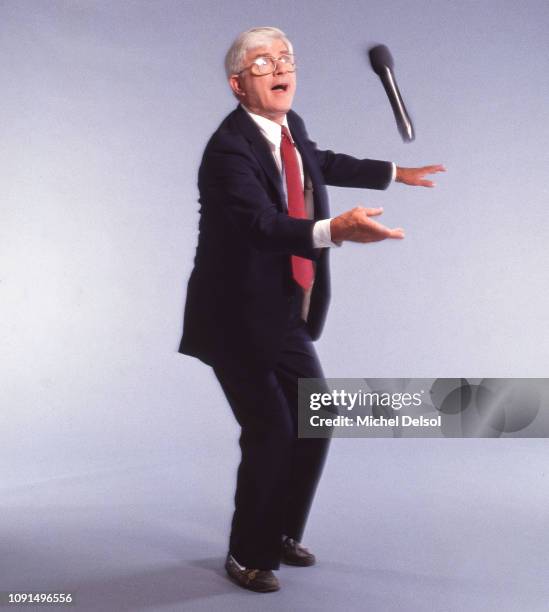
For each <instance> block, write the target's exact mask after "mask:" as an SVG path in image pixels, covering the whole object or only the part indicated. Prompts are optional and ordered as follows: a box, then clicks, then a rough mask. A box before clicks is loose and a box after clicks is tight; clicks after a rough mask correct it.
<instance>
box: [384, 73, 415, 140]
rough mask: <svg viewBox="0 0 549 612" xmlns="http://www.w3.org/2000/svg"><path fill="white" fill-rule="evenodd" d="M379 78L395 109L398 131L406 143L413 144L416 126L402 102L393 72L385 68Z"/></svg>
mask: <svg viewBox="0 0 549 612" xmlns="http://www.w3.org/2000/svg"><path fill="white" fill-rule="evenodd" d="M379 78H380V79H381V82H382V83H383V87H384V88H385V92H386V93H387V97H388V98H389V102H390V103H391V108H392V109H393V114H394V116H395V120H396V123H397V127H398V131H399V132H400V135H401V137H402V140H403V141H404V142H412V141H413V140H414V138H415V133H414V126H413V125H412V120H411V119H410V117H409V115H408V112H407V111H406V107H405V106H404V102H403V101H402V96H401V95H400V91H399V90H398V85H397V83H396V80H395V78H394V76H393V73H392V71H391V70H390V69H389V68H387V67H385V68H384V69H383V70H382V71H381V72H380V74H379Z"/></svg>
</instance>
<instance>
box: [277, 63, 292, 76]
mask: <svg viewBox="0 0 549 612" xmlns="http://www.w3.org/2000/svg"><path fill="white" fill-rule="evenodd" d="M288 68H289V65H288V64H286V63H284V62H275V74H284V73H285V72H288Z"/></svg>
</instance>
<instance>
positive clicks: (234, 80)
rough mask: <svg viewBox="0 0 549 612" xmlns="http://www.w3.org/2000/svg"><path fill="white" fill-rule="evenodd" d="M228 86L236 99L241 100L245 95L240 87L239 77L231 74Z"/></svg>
mask: <svg viewBox="0 0 549 612" xmlns="http://www.w3.org/2000/svg"><path fill="white" fill-rule="evenodd" d="M229 86H230V88H231V89H232V90H233V93H234V95H235V96H236V97H237V98H241V97H243V96H245V95H246V93H245V92H244V90H243V89H242V88H241V87H240V77H239V76H238V74H231V76H230V77H229Z"/></svg>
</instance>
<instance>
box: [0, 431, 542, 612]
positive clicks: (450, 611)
mask: <svg viewBox="0 0 549 612" xmlns="http://www.w3.org/2000/svg"><path fill="white" fill-rule="evenodd" d="M226 444H227V447H226V448H225V449H223V448H218V449H217V453H218V454H219V455H220V456H222V455H223V454H225V456H226V457H227V458H228V460H227V462H226V464H225V465H224V466H223V467H221V468H220V467H218V466H216V465H215V464H214V462H213V459H212V457H211V456H210V455H209V454H206V453H204V454H203V455H201V454H200V452H197V454H196V457H195V461H194V463H193V464H192V465H191V464H190V463H189V462H188V461H186V462H185V463H182V464H178V463H177V461H175V460H174V457H173V456H172V457H170V458H169V460H168V459H166V461H165V462H164V463H162V462H151V463H150V464H147V463H146V462H145V463H144V464H142V465H135V466H125V467H117V466H113V467H112V469H105V470H102V471H95V472H90V473H87V474H81V475H72V476H65V477H59V478H52V479H49V480H44V481H41V482H36V483H34V484H26V485H21V486H11V487H10V488H9V489H4V490H3V491H2V495H1V505H2V521H1V529H2V535H1V551H0V552H1V555H0V564H1V585H0V589H1V590H2V591H4V592H6V591H32V592H44V591H46V592H70V593H72V594H73V597H74V601H75V603H74V605H73V606H72V609H77V610H101V611H103V612H106V611H111V610H112V611H122V610H150V611H156V610H158V611H161V610H189V611H193V612H194V611H197V612H198V611H202V610H204V611H216V610H223V612H231V611H233V610H235V611H236V610H239V611H243V610H244V611H247V610H249V611H256V610H262V611H282V610H289V611H294V610H311V611H312V610H315V611H316V612H318V611H324V610H326V611H330V612H334V611H337V610H342V611H355V610H356V611H358V610H361V611H363V610H371V611H372V612H396V611H397V610H398V611H404V612H423V611H425V612H427V611H429V612H433V611H436V612H477V611H478V612H491V611H497V612H538V611H539V612H541V611H547V610H549V582H548V580H547V578H548V575H547V550H548V544H549V529H548V527H549V504H548V495H547V493H548V482H547V473H546V469H547V454H548V449H547V444H546V441H544V440H334V441H333V443H332V448H331V452H330V457H329V460H328V463H327V466H326V469H325V473H324V477H323V480H322V482H321V485H320V487H319V491H318V495H317V498H316V501H315V505H314V508H313V511H312V514H311V517H310V521H309V526H308V528H307V532H306V538H305V544H306V545H308V546H309V547H310V548H311V549H313V550H314V552H315V553H316V555H317V557H318V564H317V565H316V566H315V567H312V568H290V567H282V568H281V570H280V571H279V572H278V577H279V579H280V581H281V584H282V589H281V590H280V591H278V592H276V593H270V594H263V595H261V594H255V593H250V592H247V591H244V590H242V589H240V588H238V587H237V586H235V585H233V584H232V583H231V582H230V581H229V580H227V578H226V577H225V574H224V571H223V558H224V554H225V547H226V537H227V531H228V524H229V520H230V514H231V507H232V493H233V478H234V471H235V468H236V461H237V458H238V455H237V450H236V448H235V445H234V440H228V441H227V442H226ZM210 450H211V449H210ZM48 609H67V608H63V607H62V606H58V607H54V606H53V607H49V608H48Z"/></svg>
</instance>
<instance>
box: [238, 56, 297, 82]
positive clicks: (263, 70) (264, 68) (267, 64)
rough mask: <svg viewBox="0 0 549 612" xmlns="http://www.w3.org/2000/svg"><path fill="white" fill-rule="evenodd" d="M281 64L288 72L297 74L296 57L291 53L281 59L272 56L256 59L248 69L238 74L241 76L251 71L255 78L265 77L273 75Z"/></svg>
mask: <svg viewBox="0 0 549 612" xmlns="http://www.w3.org/2000/svg"><path fill="white" fill-rule="evenodd" d="M279 64H282V65H283V66H285V67H286V72H295V59H294V56H293V55H292V54H291V53H285V54H284V55H281V56H280V57H271V56H270V55H261V56H260V57H256V58H255V59H254V61H253V62H252V63H251V64H250V65H249V66H246V68H243V69H242V70H241V71H240V72H238V73H237V74H239V75H240V74H242V73H243V72H244V70H248V69H249V70H250V72H251V73H252V74H253V75H255V76H265V75H267V74H273V72H275V70H276V68H277V66H278V65H279Z"/></svg>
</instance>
